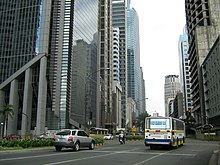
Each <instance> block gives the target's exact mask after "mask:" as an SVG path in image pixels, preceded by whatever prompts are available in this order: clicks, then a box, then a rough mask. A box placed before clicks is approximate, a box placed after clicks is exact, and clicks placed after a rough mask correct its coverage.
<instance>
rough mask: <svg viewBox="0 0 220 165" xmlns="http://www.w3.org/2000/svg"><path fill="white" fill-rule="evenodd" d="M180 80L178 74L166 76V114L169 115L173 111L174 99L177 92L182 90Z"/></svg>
mask: <svg viewBox="0 0 220 165" xmlns="http://www.w3.org/2000/svg"><path fill="white" fill-rule="evenodd" d="M180 90H181V88H180V82H179V76H178V75H167V76H165V84H164V101H165V116H166V117H169V116H171V114H172V113H173V101H174V99H175V97H176V94H177V93H178V92H180Z"/></svg>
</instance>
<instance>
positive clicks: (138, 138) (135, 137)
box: [126, 135, 144, 140]
mask: <svg viewBox="0 0 220 165" xmlns="http://www.w3.org/2000/svg"><path fill="white" fill-rule="evenodd" d="M126 140H144V136H141V135H135V136H133V135H130V136H126Z"/></svg>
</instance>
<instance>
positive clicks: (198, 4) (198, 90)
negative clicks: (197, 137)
mask: <svg viewBox="0 0 220 165" xmlns="http://www.w3.org/2000/svg"><path fill="white" fill-rule="evenodd" d="M185 12H186V25H187V33H188V43H189V50H188V53H189V60H190V77H191V82H190V83H191V92H192V113H193V114H194V117H195V119H196V124H197V125H202V124H205V123H206V117H205V111H204V100H203V98H204V97H203V84H202V74H201V69H200V66H201V64H202V62H203V60H204V59H205V57H206V56H207V54H208V52H209V50H210V48H211V47H212V45H213V43H214V41H215V40H216V38H217V36H218V34H219V26H220V19H219V1H218V0H203V1H194V0H186V1H185Z"/></svg>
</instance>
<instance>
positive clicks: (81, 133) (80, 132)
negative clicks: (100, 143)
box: [78, 131, 88, 136]
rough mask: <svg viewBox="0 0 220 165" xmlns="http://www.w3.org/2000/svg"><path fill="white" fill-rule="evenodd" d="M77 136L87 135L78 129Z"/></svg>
mask: <svg viewBox="0 0 220 165" xmlns="http://www.w3.org/2000/svg"><path fill="white" fill-rule="evenodd" d="M78 136H88V135H87V133H85V132H84V131H78Z"/></svg>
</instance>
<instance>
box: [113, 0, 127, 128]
mask: <svg viewBox="0 0 220 165" xmlns="http://www.w3.org/2000/svg"><path fill="white" fill-rule="evenodd" d="M126 22H127V20H126V0H112V26H113V27H118V28H119V48H120V49H119V61H120V85H121V87H122V94H121V108H122V115H121V116H122V127H125V122H126V105H127V41H126V40H127V29H126Z"/></svg>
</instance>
